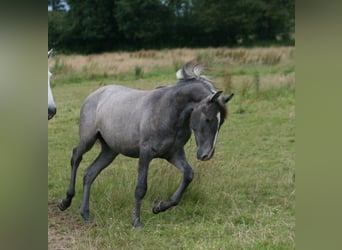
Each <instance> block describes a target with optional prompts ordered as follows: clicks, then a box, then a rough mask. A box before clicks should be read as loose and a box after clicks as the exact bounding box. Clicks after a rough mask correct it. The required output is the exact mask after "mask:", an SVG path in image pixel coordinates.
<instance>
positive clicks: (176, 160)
mask: <svg viewBox="0 0 342 250" xmlns="http://www.w3.org/2000/svg"><path fill="white" fill-rule="evenodd" d="M168 161H169V162H170V163H172V164H173V165H175V166H176V167H177V168H178V169H180V170H181V171H182V172H183V181H182V183H181V184H180V186H179V187H178V189H177V190H176V192H175V193H174V194H173V195H172V196H171V198H170V199H169V200H168V201H161V202H159V203H158V204H157V205H155V206H154V207H153V209H152V211H153V213H155V214H157V213H159V212H163V211H165V210H167V209H168V208H170V207H172V206H176V205H177V204H178V203H179V201H180V200H181V198H182V196H183V193H184V191H185V189H186V188H187V187H188V185H189V184H190V182H191V181H192V179H193V176H194V172H193V170H192V167H191V166H190V164H189V163H188V161H187V160H186V157H185V153H184V150H183V149H181V150H180V151H178V152H177V153H176V154H175V155H173V156H172V157H171V158H170V159H168Z"/></svg>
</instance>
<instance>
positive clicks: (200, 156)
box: [197, 150, 215, 161]
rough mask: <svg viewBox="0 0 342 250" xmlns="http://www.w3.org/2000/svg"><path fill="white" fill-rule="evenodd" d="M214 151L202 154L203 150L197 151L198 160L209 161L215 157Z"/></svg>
mask: <svg viewBox="0 0 342 250" xmlns="http://www.w3.org/2000/svg"><path fill="white" fill-rule="evenodd" d="M214 151H215V150H211V151H210V152H209V153H205V152H202V150H198V151H197V159H198V160H200V161H208V160H210V159H211V158H212V157H213V156H214Z"/></svg>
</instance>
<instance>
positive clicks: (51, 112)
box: [48, 49, 57, 120]
mask: <svg viewBox="0 0 342 250" xmlns="http://www.w3.org/2000/svg"><path fill="white" fill-rule="evenodd" d="M51 54H52V49H51V50H49V51H48V60H49V58H50V56H51ZM51 75H52V74H51V73H50V70H49V68H48V120H50V119H51V118H52V117H54V115H55V114H56V111H57V109H56V104H55V102H54V100H53V95H52V91H51V87H50V78H51Z"/></svg>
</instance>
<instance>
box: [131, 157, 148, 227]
mask: <svg viewBox="0 0 342 250" xmlns="http://www.w3.org/2000/svg"><path fill="white" fill-rule="evenodd" d="M150 162H151V158H149V157H147V156H146V155H140V158H139V166H138V180H137V185H136V188H135V209H134V214H133V218H132V225H133V226H134V227H135V228H141V227H142V226H143V225H142V223H141V221H140V208H141V201H142V199H143V198H144V196H145V194H146V191H147V174H148V166H149V164H150Z"/></svg>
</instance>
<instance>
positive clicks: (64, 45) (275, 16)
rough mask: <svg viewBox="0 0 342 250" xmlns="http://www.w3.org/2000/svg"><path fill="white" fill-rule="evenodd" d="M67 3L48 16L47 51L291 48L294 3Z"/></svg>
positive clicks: (193, 0)
mask: <svg viewBox="0 0 342 250" xmlns="http://www.w3.org/2000/svg"><path fill="white" fill-rule="evenodd" d="M49 3H50V4H53V3H52V2H51V1H48V4H49ZM57 3H61V1H56V6H58V4H57ZM67 3H68V6H69V7H70V10H68V11H66V12H65V13H64V14H56V13H53V14H52V13H50V12H49V47H52V46H54V47H55V46H58V49H60V50H63V51H64V52H67V51H69V52H79V53H97V52H101V51H109V50H116V49H126V50H127V49H142V48H151V49H152V48H163V47H208V46H241V45H243V46H253V45H271V44H291V43H293V40H291V34H292V33H293V32H294V27H295V16H294V0H67ZM56 8H57V7H56ZM52 12H55V11H52Z"/></svg>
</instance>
